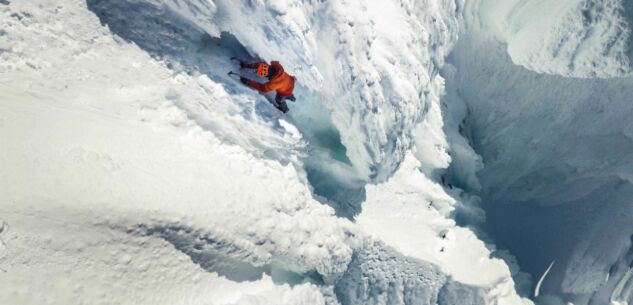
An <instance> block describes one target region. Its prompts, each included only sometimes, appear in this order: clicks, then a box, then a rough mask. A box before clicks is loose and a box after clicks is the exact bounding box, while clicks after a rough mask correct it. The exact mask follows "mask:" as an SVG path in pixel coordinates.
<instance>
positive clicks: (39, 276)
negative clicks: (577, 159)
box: [0, 0, 531, 305]
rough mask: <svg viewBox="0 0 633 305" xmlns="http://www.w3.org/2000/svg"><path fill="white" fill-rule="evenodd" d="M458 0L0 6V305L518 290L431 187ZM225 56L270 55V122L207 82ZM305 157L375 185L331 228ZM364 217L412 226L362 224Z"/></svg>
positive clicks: (330, 211) (449, 296)
mask: <svg viewBox="0 0 633 305" xmlns="http://www.w3.org/2000/svg"><path fill="white" fill-rule="evenodd" d="M460 10H461V4H460V3H455V2H453V1H420V2H416V3H415V4H414V3H408V2H404V3H400V2H397V1H393V2H371V3H364V1H348V2H345V3H338V4H337V3H302V2H299V1H296V2H294V1H255V2H253V1H243V2H242V1H215V2H211V1H164V2H162V1H160V2H159V1H142V0H127V1H123V0H121V1H99V0H89V1H82V0H63V1H49V0H34V1H31V0H29V1H26V0H15V1H0V71H1V72H0V73H1V74H0V138H1V139H2V149H1V150H0V219H1V221H0V228H1V229H0V283H1V284H0V304H342V305H346V304H531V302H530V301H528V300H525V299H522V298H520V297H519V296H518V295H517V293H516V291H515V288H514V283H513V280H512V278H511V274H510V270H509V269H508V267H507V266H506V265H505V263H504V262H503V261H502V260H500V259H496V258H491V257H490V252H489V250H488V249H487V248H486V246H485V245H484V243H483V242H481V241H479V240H478V239H477V237H476V235H475V234H474V233H473V232H472V231H470V230H469V229H467V228H460V227H457V226H456V223H455V221H453V220H451V218H452V217H453V212H455V211H456V208H458V207H459V206H460V204H461V203H460V202H459V201H458V200H460V199H459V196H460V194H459V192H457V191H456V192H455V193H454V194H453V196H454V197H451V196H450V195H449V194H447V193H446V192H445V190H444V188H443V187H442V186H441V185H440V184H438V182H437V181H435V180H432V179H439V176H437V175H436V174H432V172H433V173H434V172H438V171H440V172H441V171H442V170H443V169H444V168H446V167H447V166H448V163H449V161H448V160H450V157H449V156H448V153H447V150H448V149H449V147H448V145H449V144H447V143H448V142H444V144H443V145H432V144H429V143H436V142H438V141H440V140H441V139H442V138H445V136H444V135H443V127H444V126H443V123H442V119H441V114H440V111H439V109H440V107H441V106H440V103H439V96H440V94H441V91H442V90H443V84H444V83H443V81H442V79H441V77H440V76H439V74H438V71H439V69H440V67H441V65H442V64H443V60H444V57H445V56H446V54H447V52H448V51H449V50H450V46H451V45H452V44H453V43H454V41H455V39H456V36H457V22H458V17H459V12H460ZM231 56H242V57H246V58H253V57H255V56H260V57H261V58H262V59H266V60H272V59H280V60H282V62H283V63H284V65H285V66H286V67H287V69H288V71H289V72H290V73H291V74H293V75H295V76H296V77H297V79H298V81H299V83H300V84H301V87H299V88H298V89H297V97H298V98H299V100H300V101H299V102H297V105H296V106H295V105H292V104H291V105H290V107H291V114H290V115H287V116H285V117H283V116H281V115H280V114H279V113H278V112H277V110H275V109H274V108H273V107H272V106H271V105H270V104H269V103H268V102H267V101H266V100H265V99H264V98H262V97H261V96H260V95H259V94H257V93H256V92H253V91H252V90H249V89H246V88H244V87H242V86H241V84H239V82H237V81H235V80H233V79H231V78H229V77H228V76H227V75H226V72H227V71H229V70H230V69H235V63H231V62H230V60H229V58H230V57H231ZM427 113H432V114H433V117H427ZM418 123H421V124H423V126H424V127H423V128H422V127H420V128H421V129H416V126H420V125H419V124H418ZM449 125H450V128H457V126H456V125H455V124H453V123H451V124H449ZM449 125H447V126H449ZM321 128H324V129H326V131H327V130H335V131H336V132H337V133H338V134H340V137H339V138H340V143H338V144H337V143H333V144H332V143H325V144H323V143H321V144H318V143H317V144H315V139H318V138H319V136H320V135H322V134H323V133H322V132H323V130H321ZM328 128H329V129H328ZM447 128H448V127H447ZM414 130H427V131H430V132H431V133H432V134H433V138H428V139H427V138H426V137H427V136H426V135H425V133H423V132H417V133H416V135H415V139H416V141H417V140H419V142H420V144H419V145H418V147H417V148H416V149H417V151H418V153H417V157H418V158H421V159H422V160H423V161H417V160H416V159H415V157H413V155H412V154H411V153H408V151H410V149H411V148H413V139H414V135H413V134H414ZM451 133H453V134H455V135H457V132H456V131H451ZM326 136H327V134H326ZM430 136H431V135H430V134H429V137H430ZM332 138H333V139H334V140H336V138H337V137H335V136H334V137H332ZM330 140H331V139H330ZM440 142H442V141H440ZM341 143H342V144H341ZM319 145H320V146H319ZM339 146H342V147H344V148H345V149H344V150H343V152H342V154H343V155H344V156H345V158H340V156H338V155H337V153H340V152H330V150H334V149H335V148H336V147H339ZM421 152H424V153H421ZM405 157H406V158H405ZM341 159H343V160H342V161H341ZM442 160H443V161H442ZM402 161H404V163H403V166H401V168H400V169H399V170H398V171H397V174H396V176H394V177H393V178H391V179H388V178H389V177H391V174H392V173H393V172H394V171H395V170H396V168H397V166H398V165H399V164H400V163H401V162H402ZM320 162H322V163H320ZM319 166H320V167H319ZM315 167H316V168H317V169H319V170H321V171H322V172H328V173H330V174H329V176H325V178H321V179H323V180H326V179H330V180H332V181H336V182H337V183H343V184H345V183H348V184H350V185H356V186H358V185H360V186H364V182H367V181H371V180H374V181H383V180H385V181H387V182H385V183H384V184H378V185H375V186H368V187H367V190H366V192H365V189H364V188H363V190H364V193H362V196H361V198H362V199H363V202H364V203H365V204H366V210H362V209H361V210H359V211H355V217H356V219H357V221H351V220H349V219H347V218H341V217H338V216H336V215H335V209H334V208H332V207H330V206H328V205H327V204H326V203H329V202H330V201H329V199H328V198H324V197H322V196H316V195H314V194H313V185H312V183H314V180H310V177H309V174H308V172H309V171H310V170H311V169H314V168H315ZM420 167H421V168H422V169H423V170H424V172H425V173H427V174H428V175H429V176H425V174H423V173H422V172H421V171H420V169H419V168H420ZM430 176H433V178H432V179H431V178H429V177H430ZM317 182H318V180H317ZM401 192H405V193H402V194H401ZM317 199H318V200H319V201H317ZM429 202H435V204H431V205H429V204H428V203H429ZM390 206H391V207H390ZM334 207H335V208H337V206H336V205H334ZM385 209H387V211H388V212H389V213H393V214H392V215H391V216H388V218H387V219H391V217H396V216H397V214H398V213H405V214H407V215H408V217H412V218H410V219H409V220H407V221H404V222H402V223H398V224H397V225H396V224H394V225H393V226H391V227H389V228H386V230H384V231H380V230H376V228H377V227H378V226H380V225H381V224H382V223H383V222H384V221H385V216H387V215H386V214H387V213H386V211H385ZM465 210H467V209H465ZM381 211H384V212H381ZM398 211H400V212H398ZM472 211H473V213H475V214H477V213H478V212H477V211H478V210H477V208H472ZM416 218H417V219H420V220H423V221H420V222H417V221H415V219H416ZM388 221H390V222H391V221H392V220H388ZM416 232H419V233H420V234H417V233H416ZM397 236H401V237H402V238H396V237H397ZM462 267H463V268H462ZM471 267H472V269H471ZM464 268H465V269H464ZM482 273H483V274H485V276H481V277H480V276H479V275H482Z"/></svg>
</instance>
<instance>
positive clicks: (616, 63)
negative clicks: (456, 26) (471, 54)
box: [471, 0, 633, 78]
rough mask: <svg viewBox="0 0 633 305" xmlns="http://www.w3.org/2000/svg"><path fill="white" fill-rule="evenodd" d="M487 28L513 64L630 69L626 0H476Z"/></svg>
mask: <svg viewBox="0 0 633 305" xmlns="http://www.w3.org/2000/svg"><path fill="white" fill-rule="evenodd" d="M471 3H472V4H473V5H474V6H478V7H481V9H479V10H478V11H477V12H473V13H474V14H478V15H480V16H479V17H480V18H479V20H480V21H479V22H481V23H482V24H485V25H486V31H487V32H489V33H496V35H497V36H498V37H499V39H500V40H501V41H503V42H505V43H506V44H507V50H508V54H509V55H510V58H511V59H512V61H513V62H514V63H515V64H518V65H521V66H523V67H525V68H527V69H529V70H532V71H536V72H539V73H548V74H557V75H563V76H571V77H582V78H592V77H601V78H605V77H606V78H608V77H620V76H626V75H630V74H631V72H632V69H633V24H632V23H633V3H631V1H627V0H607V1H596V0H563V1H553V2H548V1H539V0H511V1H507V0H475V1H472V2H471Z"/></svg>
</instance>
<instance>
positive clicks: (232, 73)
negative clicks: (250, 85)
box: [227, 71, 246, 78]
mask: <svg viewBox="0 0 633 305" xmlns="http://www.w3.org/2000/svg"><path fill="white" fill-rule="evenodd" d="M227 74H228V75H229V76H237V77H239V78H246V77H244V75H241V74H239V73H235V72H233V71H229V73H227Z"/></svg>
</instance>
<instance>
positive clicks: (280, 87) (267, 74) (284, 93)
mask: <svg viewBox="0 0 633 305" xmlns="http://www.w3.org/2000/svg"><path fill="white" fill-rule="evenodd" d="M232 59H235V60H239V59H237V58H232ZM239 62H240V68H242V69H253V70H256V71H257V75H258V76H260V77H263V78H267V79H268V81H267V82H266V83H264V84H262V83H259V82H256V81H254V80H250V79H248V78H246V77H243V76H241V75H238V74H235V73H233V74H235V75H238V76H239V77H240V81H241V82H242V83H243V84H244V85H246V86H248V87H250V88H253V89H255V90H257V91H259V92H260V93H267V92H271V91H275V92H276V93H277V95H276V96H275V103H274V104H275V107H276V108H277V109H279V110H280V111H281V112H283V113H286V112H288V105H287V104H286V101H285V100H291V101H293V102H294V101H295V100H296V99H295V96H294V95H293V91H294V88H295V78H294V77H293V76H291V75H290V74H288V73H286V71H285V70H284V67H282V66H281V64H280V63H279V62H278V61H272V62H271V63H270V65H269V64H267V63H265V62H255V63H245V62H244V61H241V60H239Z"/></svg>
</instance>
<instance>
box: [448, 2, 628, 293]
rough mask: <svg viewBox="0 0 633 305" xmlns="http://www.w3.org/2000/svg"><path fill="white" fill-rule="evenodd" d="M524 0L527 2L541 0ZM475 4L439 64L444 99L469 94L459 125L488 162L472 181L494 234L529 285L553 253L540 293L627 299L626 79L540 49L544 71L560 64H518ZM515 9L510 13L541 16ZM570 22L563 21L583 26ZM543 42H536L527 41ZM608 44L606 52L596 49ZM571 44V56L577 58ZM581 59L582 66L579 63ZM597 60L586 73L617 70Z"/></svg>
mask: <svg viewBox="0 0 633 305" xmlns="http://www.w3.org/2000/svg"><path fill="white" fill-rule="evenodd" d="M521 3H522V4H523V5H524V6H522V7H523V9H527V8H528V7H529V6H530V5H532V4H534V3H536V2H534V3H533V2H530V1H523V2H521ZM541 3H543V4H544V2H541ZM606 3H611V2H610V1H605V2H604V3H603V4H604V5H606ZM482 4H483V2H481V3H478V2H473V3H471V5H467V7H466V9H465V12H466V16H468V18H467V19H466V22H467V24H466V28H465V29H466V30H465V31H464V33H463V34H462V35H461V37H460V40H459V42H458V44H457V46H456V47H455V49H454V52H453V53H452V55H451V57H450V59H449V62H450V64H451V65H453V66H449V67H448V68H447V69H446V70H445V72H446V73H445V75H446V76H447V91H448V95H447V97H446V101H447V103H449V104H451V103H459V102H460V101H465V102H466V104H467V105H468V109H469V116H468V120H467V123H466V124H465V126H464V130H465V131H467V132H468V133H469V134H470V137H471V139H472V143H473V144H474V148H475V150H476V151H477V152H478V153H480V154H481V156H482V158H483V161H484V164H485V167H484V169H483V170H482V171H481V172H480V174H479V177H480V181H479V182H480V183H481V186H482V192H481V195H482V200H483V202H484V207H485V210H486V216H487V221H488V223H487V227H488V229H489V233H490V235H491V236H492V237H493V239H494V240H495V242H496V243H497V245H498V246H500V247H507V248H508V249H509V250H510V251H511V252H512V254H513V255H515V256H516V257H517V260H518V263H519V264H520V267H521V269H522V270H524V271H527V272H529V273H530V274H531V275H533V283H532V285H533V286H532V287H534V285H536V282H537V279H538V278H539V277H540V276H541V275H542V274H543V273H544V272H545V270H546V269H547V268H548V266H550V264H551V263H552V262H553V261H555V264H554V265H553V267H552V269H551V270H550V272H549V274H548V275H547V277H546V278H544V279H543V282H542V286H541V289H540V292H541V298H540V301H542V302H543V303H545V304H549V303H547V302H546V299H550V300H551V299H552V298H559V299H563V300H565V301H566V302H571V303H573V304H575V305H579V304H596V305H597V304H630V303H631V302H632V301H633V299H632V298H631V293H630V292H631V289H632V288H631V281H630V278H631V276H630V272H631V271H630V270H631V262H633V257H632V255H631V254H632V253H633V250H632V249H633V248H632V245H631V236H633V229H632V227H631V225H630V224H631V223H632V221H633V205H631V198H633V197H632V195H633V193H632V191H633V184H632V183H631V177H632V174H633V171H632V170H633V168H631V162H630V160H631V154H632V153H633V137H632V134H631V130H632V128H633V125H632V123H631V119H630V118H631V115H633V106H632V104H631V96H632V95H633V79H632V78H630V77H625V78H612V79H600V78H584V79H579V78H570V77H564V76H562V75H570V73H568V72H569V71H568V72H565V71H556V67H557V64H556V63H551V62H548V61H547V60H546V59H544V58H539V57H534V58H532V59H533V60H534V62H535V63H538V64H540V65H543V66H548V67H549V68H552V70H550V71H547V72H550V73H558V74H562V75H547V74H539V73H536V72H534V71H531V70H529V69H534V70H536V71H544V70H542V69H538V68H534V66H527V68H529V69H526V68H525V67H523V66H518V65H517V64H521V65H523V63H521V62H520V61H519V62H518V61H517V59H516V58H515V55H516V54H513V52H514V51H513V50H512V49H513V48H514V47H513V46H512V44H513V41H511V40H505V38H502V39H500V38H499V37H498V36H496V35H493V33H494V31H492V30H491V29H490V28H488V27H487V26H486V22H485V20H481V19H478V18H480V17H481V16H485V15H486V14H487V13H490V12H493V11H494V9H495V8H494V7H486V6H479V5H482ZM623 4H624V2H623V3H621V4H620V6H621V5H623ZM534 5H535V4H534ZM601 5H602V4H601ZM555 7H556V6H555ZM602 13H605V14H606V13H608V11H606V10H603V11H602ZM518 16H519V15H515V16H514V17H511V19H510V20H508V22H509V23H512V24H514V23H517V24H518V23H521V22H524V21H526V20H525V18H528V19H529V18H540V17H541V15H539V14H528V13H525V16H524V17H525V18H523V19H521V18H519V17H518ZM563 16H564V15H563ZM512 18H517V19H516V20H515V19H512ZM556 20H558V21H561V22H562V21H569V20H568V19H567V18H558V19H556ZM576 22H580V21H576ZM573 25H574V26H572V27H571V28H570V29H569V31H566V30H560V32H561V33H562V32H564V33H567V34H570V33H573V29H575V28H576V27H582V26H586V24H582V23H581V24H573ZM593 29H595V30H596V31H598V30H600V29H602V28H600V27H595V28H593ZM627 31H628V30H627ZM537 33H542V32H537ZM595 34H596V35H602V34H599V33H595ZM600 37H601V38H605V39H606V38H607V36H600ZM618 41H619V40H616V39H614V40H613V42H614V43H615V42H618ZM506 43H507V44H506ZM582 44H587V45H586V46H584V47H579V50H581V51H582V52H584V51H591V50H597V49H599V48H602V47H604V46H605V45H606V44H605V42H604V41H602V40H596V39H591V40H587V41H584V42H582ZM548 46H549V45H548V44H547V42H544V41H532V42H530V45H529V48H527V49H522V50H523V51H526V50H529V49H530V48H532V49H539V50H547V49H548ZM614 50H615V49H614ZM591 52H593V51H591ZM526 54H527V53H526ZM611 54H612V53H608V52H607V53H601V55H600V58H602V59H605V60H607V59H609V56H610V55H611ZM560 55H561V56H560V58H561V59H562V58H564V54H563V53H561V54H560ZM578 55H579V57H576V58H577V59H578V60H580V59H581V58H584V57H583V56H580V55H582V53H578ZM587 55H590V54H589V53H587ZM594 55H598V53H596V54H594ZM587 58H588V57H587ZM532 59H531V60H532ZM570 67H572V68H573V67H574V66H570ZM576 68H578V70H575V71H577V72H582V69H581V68H582V67H581V66H580V65H579V66H575V68H574V69H576ZM594 68H595V69H596V70H594V72H596V73H595V74H592V73H585V72H586V71H589V70H585V72H582V73H581V74H583V75H582V76H585V77H588V76H592V75H595V76H605V75H611V76H613V75H619V74H621V72H622V71H621V70H620V68H621V66H619V65H616V66H609V65H603V66H601V65H596V66H595V67H594ZM570 71H571V70H570ZM598 71H602V73H603V74H602V75H599V73H597V72H598ZM572 72H573V71H572ZM571 74H574V73H571ZM471 189H474V188H471ZM548 295H549V296H548ZM551 295H555V297H552V296H551ZM555 304H559V303H555Z"/></svg>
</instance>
